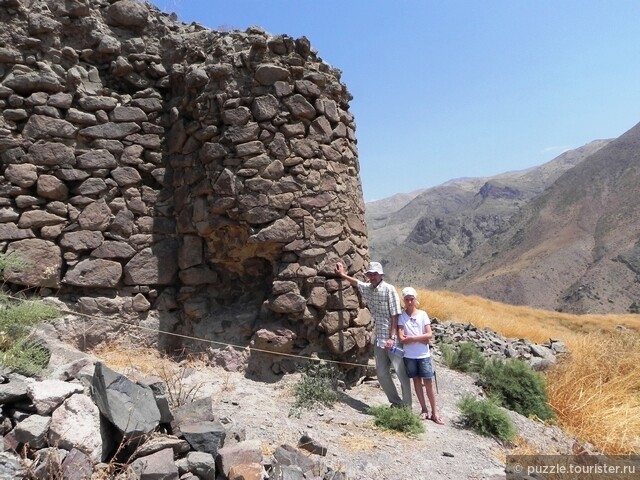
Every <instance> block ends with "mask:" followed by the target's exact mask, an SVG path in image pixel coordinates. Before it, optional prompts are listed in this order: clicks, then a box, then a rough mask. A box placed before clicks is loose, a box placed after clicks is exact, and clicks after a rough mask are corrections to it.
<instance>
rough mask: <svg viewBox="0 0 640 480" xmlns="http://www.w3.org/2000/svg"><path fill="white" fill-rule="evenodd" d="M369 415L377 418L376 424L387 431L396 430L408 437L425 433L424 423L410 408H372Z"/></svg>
mask: <svg viewBox="0 0 640 480" xmlns="http://www.w3.org/2000/svg"><path fill="white" fill-rule="evenodd" d="M368 413H369V414H370V415H373V416H374V417H375V420H374V424H375V425H376V426H378V427H380V428H384V429H385V430H396V431H398V432H402V433H405V434H407V435H418V434H420V433H422V432H424V423H423V422H422V420H420V417H418V415H416V414H415V413H413V411H412V410H411V409H410V408H392V407H386V406H380V407H371V408H369V410H368Z"/></svg>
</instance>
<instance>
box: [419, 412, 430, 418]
mask: <svg viewBox="0 0 640 480" xmlns="http://www.w3.org/2000/svg"><path fill="white" fill-rule="evenodd" d="M430 419H431V416H430V415H429V412H422V413H421V414H420V420H430Z"/></svg>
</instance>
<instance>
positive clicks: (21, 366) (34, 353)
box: [0, 338, 51, 375]
mask: <svg viewBox="0 0 640 480" xmlns="http://www.w3.org/2000/svg"><path fill="white" fill-rule="evenodd" d="M50 357H51V352H49V350H48V349H47V348H46V347H45V346H43V345H41V344H40V343H38V342H34V341H32V340H29V339H26V338H21V339H19V340H17V341H16V342H14V343H13V345H11V347H9V348H8V349H7V350H4V351H1V352H0V365H4V366H5V367H7V368H10V369H11V370H13V371H16V372H18V373H21V374H23V375H37V374H39V373H40V372H42V371H43V370H44V369H45V367H46V366H47V364H48V363H49V358H50Z"/></svg>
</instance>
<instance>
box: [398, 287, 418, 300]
mask: <svg viewBox="0 0 640 480" xmlns="http://www.w3.org/2000/svg"><path fill="white" fill-rule="evenodd" d="M417 296H418V293H417V292H416V289H415V288H413V287H404V288H403V289H402V298H404V297H413V298H416V297H417Z"/></svg>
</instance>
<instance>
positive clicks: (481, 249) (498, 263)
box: [367, 127, 640, 313]
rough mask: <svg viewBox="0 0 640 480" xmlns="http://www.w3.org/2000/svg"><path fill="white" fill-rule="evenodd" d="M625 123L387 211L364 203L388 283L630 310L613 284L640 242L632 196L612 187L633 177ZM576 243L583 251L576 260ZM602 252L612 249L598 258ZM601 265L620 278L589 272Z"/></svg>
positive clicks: (576, 307)
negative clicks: (531, 163) (551, 154)
mask: <svg viewBox="0 0 640 480" xmlns="http://www.w3.org/2000/svg"><path fill="white" fill-rule="evenodd" d="M635 128H636V127H634V129H632V130H630V131H629V132H627V133H626V134H625V135H623V136H621V137H620V138H618V139H615V140H597V141H594V142H591V143H589V144H587V145H585V146H583V147H581V148H578V149H575V150H571V151H569V152H565V153H563V154H562V155H560V156H558V157H557V158H555V159H554V160H552V161H550V162H548V163H546V164H544V165H541V166H539V167H535V168H532V169H528V170H525V171H519V172H508V173H505V174H501V175H498V176H495V177H490V178H478V179H473V178H471V179H469V178H467V179H461V180H458V181H453V182H448V183H447V184H444V185H440V186H438V187H434V188H430V189H426V190H424V191H422V192H421V193H420V194H419V195H417V196H416V197H415V198H413V199H411V200H410V201H408V202H407V203H406V204H405V205H403V206H402V207H401V208H399V209H398V210H396V211H395V212H394V211H392V209H390V208H387V210H386V211H385V209H384V207H385V204H384V200H380V201H378V202H376V204H375V205H372V206H371V205H370V204H367V222H368V228H369V237H370V238H369V242H370V248H371V256H372V258H375V259H379V260H380V261H382V262H383V263H384V264H385V268H386V273H387V275H388V277H389V279H390V280H392V281H393V282H394V283H396V284H398V285H407V284H412V285H418V286H423V287H426V288H431V289H440V288H446V289H450V290H455V291H460V292H464V293H476V294H479V295H482V296H485V297H488V298H492V299H495V300H500V301H504V302H507V303H514V304H527V305H532V306H536V307H540V308H547V309H557V310H566V311H572V312H578V313H580V312H586V311H592V312H602V313H607V312H625V311H629V309H631V310H633V309H634V308H635V307H634V306H633V300H632V299H631V296H630V295H628V294H624V293H621V292H622V290H624V289H625V288H626V289H627V290H628V289H629V288H631V287H630V286H629V285H627V280H628V278H627V277H629V278H630V276H633V277H634V278H635V273H634V272H635V270H634V268H635V269H639V267H640V260H639V259H638V255H637V254H636V253H634V252H636V251H637V252H640V246H637V247H636V246H635V242H636V241H637V239H638V235H637V232H636V233H634V231H633V229H630V228H629V227H628V226H627V225H628V224H629V222H628V221H626V220H625V218H626V216H627V213H626V212H629V213H632V210H634V208H635V206H633V207H632V205H631V204H633V203H634V202H633V200H634V199H635V200H636V202H635V203H637V200H638V199H640V197H639V196H638V195H637V194H636V193H635V191H634V190H633V189H631V188H629V187H625V189H624V190H619V189H620V188H621V184H620V182H621V181H623V180H626V181H627V182H628V181H629V179H634V178H635V177H636V175H635V173H634V168H636V167H635V164H634V162H633V158H634V153H632V152H633V151H634V149H636V147H635V141H634V139H635V136H636V135H638V134H636V133H634V131H635ZM637 152H638V153H637V156H636V157H635V158H636V159H637V158H640V149H638V150H637ZM635 163H636V164H637V163H638V162H637V160H636V162H635ZM613 165H617V166H616V167H615V168H612V166H613ZM583 172H588V173H583ZM616 172H618V173H616ZM616 175H621V177H620V178H618V177H616ZM614 177H615V178H614ZM616 178H617V180H616ZM613 186H615V189H618V193H616V192H615V191H613V190H610V189H611V188H613ZM589 192H591V193H589ZM596 192H597V194H596ZM622 192H625V193H622ZM617 195H621V198H620V199H618V198H614V197H616V196H617ZM622 199H626V201H627V203H629V205H628V206H626V205H624V204H623V202H622ZM576 202H578V203H576ZM598 202H599V203H598ZM561 205H572V208H564V209H563V208H560V207H559V206H561ZM596 207H597V208H596ZM548 209H551V211H552V212H553V215H551V214H550V213H549V211H548ZM575 209H578V211H582V210H584V211H583V212H582V214H581V215H578V214H576V212H575ZM581 209H582V210H581ZM587 212H588V215H587ZM605 212H606V213H605ZM621 212H625V213H621ZM634 215H635V214H632V215H631V217H632V218H635V216H634ZM620 217H622V218H620ZM631 223H632V222H631ZM638 224H640V222H638ZM583 230H585V231H586V233H585V232H583ZM585 237H586V240H585ZM589 239H591V240H589ZM623 239H629V240H626V241H623ZM618 246H619V247H618ZM585 249H586V250H588V251H589V252H590V253H588V254H586V253H585V251H586V250H585ZM634 249H635V250H634ZM577 252H582V253H583V257H584V258H583V257H581V261H579V262H578V261H577V259H576V258H574V257H575V256H576V255H577V254H578V253H577ZM597 252H600V253H597ZM603 252H609V255H608V257H611V255H612V254H613V257H611V258H613V259H610V260H609V261H608V262H604V263H603V262H602V259H601V258H600V255H604V256H605V257H607V254H604V253H603ZM565 259H566V261H565ZM565 264H566V265H565ZM612 264H615V267H617V268H615V269H613V270H611V267H612ZM629 265H631V267H629ZM561 266H562V267H561ZM603 268H604V270H603ZM552 272H560V273H558V274H554V273H552ZM614 272H615V273H614ZM622 273H624V275H623V277H619V275H620V274H622ZM607 275H613V277H612V278H615V279H622V278H625V279H627V280H625V281H624V282H622V283H624V285H625V286H624V287H621V286H618V285H617V284H616V282H614V281H612V280H610V281H608V282H605V281H598V279H599V278H600V277H603V276H604V277H606V276H607ZM631 291H633V288H631Z"/></svg>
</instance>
